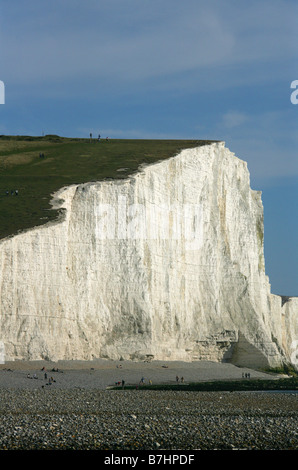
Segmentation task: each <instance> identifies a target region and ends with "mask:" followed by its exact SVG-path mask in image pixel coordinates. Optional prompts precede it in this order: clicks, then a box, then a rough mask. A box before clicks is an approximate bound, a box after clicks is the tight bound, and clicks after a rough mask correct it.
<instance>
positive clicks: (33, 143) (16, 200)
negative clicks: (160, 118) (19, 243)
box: [0, 135, 213, 238]
mask: <svg viewBox="0 0 298 470" xmlns="http://www.w3.org/2000/svg"><path fill="white" fill-rule="evenodd" d="M211 142H213V141H206V140H205V141H203V140H120V139H119V140H118V139H111V140H110V139H109V140H108V141H107V140H105V139H103V140H101V141H100V142H98V141H97V140H96V139H92V141H90V139H79V138H66V137H60V136H57V135H46V136H43V137H31V136H4V135H0V238H4V237H7V236H10V235H13V234H16V233H17V232H19V231H22V230H25V229H28V228H32V227H34V226H38V225H42V224H45V223H47V222H49V221H53V220H55V219H56V218H57V216H58V215H59V214H58V211H55V210H53V209H52V206H51V204H50V200H51V199H52V195H53V193H54V192H56V191H57V190H59V189H60V188H62V187H64V186H68V185H71V184H78V183H86V182H91V181H99V180H104V179H107V178H113V179H121V178H126V177H127V176H128V175H130V174H132V173H134V172H136V171H137V170H138V168H139V166H140V165H141V164H151V163H154V162H157V161H159V160H162V159H166V158H170V157H172V156H174V155H176V154H178V153H179V152H180V151H181V150H182V149H184V148H192V147H197V146H200V145H206V144H209V143H211ZM40 154H43V155H44V157H40ZM16 190H17V191H18V195H16V193H15V191H16Z"/></svg>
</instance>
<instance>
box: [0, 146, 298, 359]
mask: <svg viewBox="0 0 298 470" xmlns="http://www.w3.org/2000/svg"><path fill="white" fill-rule="evenodd" d="M55 198H56V202H55V204H56V206H59V204H60V207H61V208H63V215H62V216H61V217H60V220H59V221H57V222H55V223H49V224H47V225H44V226H41V227H35V228H33V229H31V230H28V231H25V232H23V233H20V234H17V235H15V236H13V237H10V238H6V239H4V240H2V241H1V242H0V305H1V315H0V342H1V341H2V343H3V347H4V351H5V359H6V360H15V359H27V360H29V359H30V360H36V359H51V360H62V359H64V360H67V359H92V358H103V357H105V358H112V359H117V360H119V359H120V358H121V357H122V358H124V359H143V358H145V357H146V356H148V357H154V358H155V359H161V360H167V359H168V360H187V361H189V360H212V361H231V362H233V363H234V364H238V365H246V366H253V367H263V366H264V367H265V366H268V365H269V366H276V365H279V364H282V363H287V364H289V363H291V362H292V363H293V355H295V351H294V348H295V344H296V343H297V342H296V339H297V337H298V331H297V311H298V299H297V298H290V299H288V301H287V302H285V303H284V304H283V302H282V298H281V297H280V296H277V295H273V294H271V291H270V283H269V279H268V277H267V276H266V274H265V263H264V253H263V206H262V202H261V193H260V192H258V191H253V190H252V189H251V188H250V178H249V172H248V169H247V164H246V162H244V161H242V160H240V159H238V158H237V157H235V156H234V154H233V153H231V152H230V151H229V150H228V149H227V148H226V147H225V145H224V143H223V142H219V143H213V144H209V145H204V146H201V147H197V148H195V149H186V150H184V151H182V152H181V153H180V154H179V155H177V156H175V157H172V158H169V159H167V160H163V161H161V162H158V163H156V164H153V165H149V166H145V167H143V168H140V171H139V172H138V173H136V174H134V175H132V176H131V177H129V178H127V179H125V180H113V181H101V182H96V183H87V184H80V185H74V186H70V187H67V188H63V189H61V191H60V192H59V193H58V194H56V195H55ZM282 304H283V305H282ZM296 349H297V348H296ZM295 360H296V358H295ZM294 362H295V361H294Z"/></svg>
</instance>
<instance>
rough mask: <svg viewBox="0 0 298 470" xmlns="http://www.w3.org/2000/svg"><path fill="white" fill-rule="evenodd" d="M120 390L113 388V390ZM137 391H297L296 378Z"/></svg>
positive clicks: (131, 387) (152, 387) (130, 387)
mask: <svg viewBox="0 0 298 470" xmlns="http://www.w3.org/2000/svg"><path fill="white" fill-rule="evenodd" d="M119 389H122V387H121V385H120V386H119V387H113V390H119ZM135 389H136V385H125V387H124V390H135ZM138 389H139V390H156V391H162V390H165V391H167V390H173V391H184V392H187V391H188V392H235V391H273V390H275V391H277V390H279V391H282V390H298V377H291V378H286V379H274V380H270V379H266V380H263V379H239V380H217V381H210V382H194V383H185V384H159V385H141V386H138Z"/></svg>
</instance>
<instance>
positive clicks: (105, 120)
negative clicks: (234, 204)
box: [0, 0, 298, 295]
mask: <svg viewBox="0 0 298 470" xmlns="http://www.w3.org/2000/svg"><path fill="white" fill-rule="evenodd" d="M297 18H298V2H297V1H296V0H282V1H279V0H251V1H249V2H247V1H244V0H205V1H202V0H184V1H183V2H181V0H179V1H178V0H158V1H157V0H150V1H149V0H141V1H140V0H84V1H78V0H51V1H50V2H49V1H48V0H26V2H25V1H9V0H2V1H1V4H0V80H2V81H3V82H4V83H5V104H4V105H0V134H12V135H16V134H27V135H42V133H44V134H59V135H63V136H70V137H86V136H87V137H88V136H89V133H90V132H93V133H94V134H95V135H97V134H98V133H100V134H101V135H102V136H109V137H110V138H158V139H163V138H173V139H180V138H181V139H214V140H224V141H225V142H226V146H227V147H228V148H230V150H232V151H233V152H234V153H235V154H236V155H237V156H238V157H239V158H241V159H243V160H246V161H247V162H248V168H249V171H250V174H251V186H252V188H253V189H257V190H261V191H262V192H263V197H262V199H263V204H264V218H265V219H264V220H265V263H266V272H267V274H268V276H269V278H270V282H271V285H272V291H273V292H274V293H277V294H283V295H298V276H297V264H298V263H297V262H298V256H297V233H298V217H297V199H298V197H297V196H298V189H297V186H298V159H297V157H298V155H297V149H298V145H297V144H298V133H297V124H298V105H294V104H292V102H291V100H290V96H291V93H292V91H293V90H292V89H291V83H292V81H294V80H298V66H297V65H298V60H297V59H298V48H297V42H298V28H297Z"/></svg>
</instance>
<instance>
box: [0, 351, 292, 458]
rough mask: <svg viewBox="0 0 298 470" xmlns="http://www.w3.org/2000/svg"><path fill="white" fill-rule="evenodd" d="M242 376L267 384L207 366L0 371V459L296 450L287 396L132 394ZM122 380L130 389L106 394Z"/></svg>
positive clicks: (80, 365) (100, 364) (107, 364)
mask: <svg viewBox="0 0 298 470" xmlns="http://www.w3.org/2000/svg"><path fill="white" fill-rule="evenodd" d="M245 374H246V375H247V376H248V374H250V377H251V378H265V379H266V378H268V379H269V378H270V379H272V376H271V375H269V374H264V373H261V372H258V371H254V370H250V369H243V368H238V367H235V366H233V365H231V364H218V363H209V362H197V363H181V362H167V363H162V362H158V361H156V362H155V361H154V362H151V363H134V362H126V361H123V362H121V363H120V362H119V363H117V362H115V361H104V360H102V361H90V362H88V361H87V362H83V361H69V362H57V363H46V362H43V361H37V362H31V363H27V362H23V361H19V362H17V361H15V362H11V363H5V364H1V365H0V450H102V451H111V450H113V451H122V450H125V451H141V450H145V451H163V450H177V451H181V450H182V451H183V450H185V451H198V450H296V449H297V448H298V426H297V424H298V422H297V411H298V402H297V393H295V392H291V391H288V392H282V393H281V392H274V393H271V392H189V391H154V390H141V384H142V383H143V382H144V383H147V384H148V383H155V384H157V383H175V382H176V380H178V379H179V381H180V382H181V378H182V377H183V383H187V382H193V381H204V380H205V381H206V380H221V379H222V380H223V379H224V380H227V379H233V380H235V379H239V380H243V375H245ZM122 380H123V381H124V382H125V384H127V385H128V384H131V385H135V388H133V389H132V390H125V389H124V390H122V387H121V386H119V388H118V389H117V390H114V389H112V387H114V386H115V384H122ZM244 380H246V379H244Z"/></svg>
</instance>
